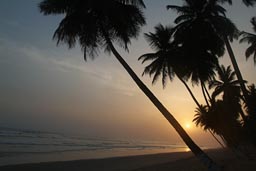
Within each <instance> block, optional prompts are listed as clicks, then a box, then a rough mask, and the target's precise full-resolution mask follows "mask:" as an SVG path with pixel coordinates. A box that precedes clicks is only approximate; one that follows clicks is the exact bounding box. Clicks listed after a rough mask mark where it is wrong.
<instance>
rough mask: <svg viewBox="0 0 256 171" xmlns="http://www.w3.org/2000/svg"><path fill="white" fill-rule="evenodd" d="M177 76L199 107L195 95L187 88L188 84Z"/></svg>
mask: <svg viewBox="0 0 256 171" xmlns="http://www.w3.org/2000/svg"><path fill="white" fill-rule="evenodd" d="M177 77H178V78H179V80H180V81H181V82H182V83H183V84H184V85H185V87H186V89H187V90H188V92H189V94H190V96H191V97H192V99H193V100H194V102H195V103H196V105H197V107H199V108H201V105H200V103H199V102H198V101H197V99H196V97H195V96H194V94H193V92H192V91H191V89H190V88H189V86H188V84H187V83H186V82H185V81H184V80H183V79H182V78H181V77H180V76H178V75H177Z"/></svg>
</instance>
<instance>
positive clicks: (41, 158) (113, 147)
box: [0, 127, 189, 166]
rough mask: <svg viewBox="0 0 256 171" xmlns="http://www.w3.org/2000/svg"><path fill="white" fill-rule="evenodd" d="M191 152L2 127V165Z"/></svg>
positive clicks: (157, 144)
mask: <svg viewBox="0 0 256 171" xmlns="http://www.w3.org/2000/svg"><path fill="white" fill-rule="evenodd" d="M179 151H189V150H188V148H187V146H185V145H183V144H168V143H167V142H156V141H135V140H133V141H130V140H118V139H108V138H98V137H97V138H95V137H89V138H88V137H83V136H73V135H65V134H60V133H53V132H43V131H34V130H22V129H14V128H1V127H0V165H1V166H2V165H11V164H22V163H38V162H48V161H65V160H79V159H95V158H107V157H117V156H118V157H119V156H128V155H142V154H154V153H165V152H179Z"/></svg>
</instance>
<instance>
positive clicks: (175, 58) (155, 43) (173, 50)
mask: <svg viewBox="0 0 256 171" xmlns="http://www.w3.org/2000/svg"><path fill="white" fill-rule="evenodd" d="M174 30H175V29H174V28H172V27H168V26H167V27H164V26H163V25H161V24H159V25H157V26H156V27H155V33H151V32H150V33H148V34H147V33H146V34H145V38H146V40H147V41H148V42H149V44H150V46H151V47H152V49H154V50H155V51H156V52H153V53H146V54H144V55H142V56H140V57H139V60H142V63H144V62H147V61H152V60H153V61H152V62H151V63H150V64H149V65H147V66H146V67H145V69H144V72H143V75H144V74H149V75H150V76H152V75H153V79H152V84H154V83H155V82H156V81H157V80H158V79H159V77H160V76H161V75H162V84H163V86H164V87H165V85H166V79H167V78H169V79H170V80H172V79H173V78H174V76H175V75H176V76H177V77H178V78H179V80H180V81H181V82H182V83H183V84H184V85H185V87H186V89H187V90H188V92H189V93H190V95H191V97H192V99H193V100H194V102H195V103H196V105H197V106H198V108H199V109H200V110H201V111H202V110H203V106H202V105H200V104H199V102H198V101H197V99H196V97H195V96H194V94H193V92H192V91H191V89H190V88H189V86H188V85H187V83H186V81H187V80H188V78H189V76H191V75H192V82H195V83H197V82H199V81H200V82H201V83H202V84H203V81H202V80H203V78H204V79H209V77H210V78H213V75H214V72H213V70H214V69H215V68H214V66H215V64H210V63H209V62H207V63H205V62H201V63H199V64H202V63H203V65H201V66H199V65H197V67H194V64H193V63H191V62H190V63H187V62H186V61H187V60H188V58H191V56H192V54H191V53H190V52H189V51H187V50H186V49H184V48H183V47H181V46H179V44H178V42H176V41H175V40H174V39H173V37H172V36H173V31H174ZM184 52H186V53H184ZM185 55H186V56H185ZM206 59H207V58H206ZM206 59H205V60H206ZM197 61H198V60H197ZM207 64H208V65H207ZM209 64H210V65H209ZM191 66H192V67H191ZM202 66H203V67H202ZM186 68H187V69H186ZM191 69H192V70H191ZM203 91H204V90H203ZM208 105H209V104H208ZM201 108H202V109H201ZM209 131H210V130H209ZM210 133H211V134H212V136H213V137H214V138H215V139H216V140H217V141H218V142H219V140H218V139H217V138H216V137H215V135H214V134H213V133H212V132H211V131H210ZM219 143H220V142H219ZM220 144H221V143H220ZM221 146H223V145H222V144H221Z"/></svg>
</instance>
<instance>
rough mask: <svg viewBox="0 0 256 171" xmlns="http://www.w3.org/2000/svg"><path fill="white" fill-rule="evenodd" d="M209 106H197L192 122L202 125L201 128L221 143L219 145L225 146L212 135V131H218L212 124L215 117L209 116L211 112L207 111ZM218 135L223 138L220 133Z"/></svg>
mask: <svg viewBox="0 0 256 171" xmlns="http://www.w3.org/2000/svg"><path fill="white" fill-rule="evenodd" d="M209 108H210V107H208V106H203V105H201V106H200V107H197V108H196V110H195V112H196V113H195V116H194V119H193V122H195V124H196V126H200V127H202V128H203V130H205V131H209V132H210V134H211V135H212V136H213V138H214V139H215V140H216V141H217V142H218V143H219V144H220V145H221V147H223V148H225V146H224V145H223V144H222V143H221V142H220V141H219V139H218V138H217V137H216V136H215V135H214V132H215V133H216V132H218V131H217V129H216V124H214V121H216V118H213V117H211V116H210V115H212V114H211V113H210V112H209ZM217 122H218V121H217ZM218 133H219V132H218ZM219 134H220V133H219ZM219 136H220V137H221V138H222V139H223V137H222V135H219ZM224 142H225V140H224Z"/></svg>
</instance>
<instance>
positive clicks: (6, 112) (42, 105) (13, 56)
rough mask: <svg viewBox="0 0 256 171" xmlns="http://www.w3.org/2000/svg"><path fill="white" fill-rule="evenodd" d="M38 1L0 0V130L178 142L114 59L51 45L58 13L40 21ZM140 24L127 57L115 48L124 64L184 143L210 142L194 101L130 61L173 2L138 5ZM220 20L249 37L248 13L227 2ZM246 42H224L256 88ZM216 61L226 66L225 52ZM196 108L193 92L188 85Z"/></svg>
mask: <svg viewBox="0 0 256 171" xmlns="http://www.w3.org/2000/svg"><path fill="white" fill-rule="evenodd" d="M39 2H40V0H26V1H20V0H1V1H0V78H1V81H0V127H15V128H24V129H35V130H47V131H54V132H68V133H72V134H81V135H84V136H90V137H106V138H117V139H130V140H154V141H168V142H170V143H181V139H180V138H179V136H178V134H177V133H176V132H175V131H174V129H173V128H172V126H171V125H169V123H168V122H167V121H166V120H165V119H164V118H163V116H162V115H161V114H160V112H158V110H157V109H156V108H155V107H154V106H153V105H152V104H151V102H150V101H149V100H148V99H147V97H145V95H144V94H143V93H142V92H141V91H140V90H139V89H138V87H137V86H136V85H135V83H134V82H133V81H132V79H131V78H130V77H129V76H128V74H127V73H126V72H125V70H124V69H123V68H122V66H121V65H120V64H119V63H118V62H117V61H116V59H115V58H114V57H113V56H111V55H109V54H104V53H100V54H99V56H98V57H97V58H95V59H94V60H89V61H87V62H85V61H84V60H83V54H82V52H81V50H80V47H79V46H77V47H76V48H74V49H68V48H67V46H66V45H60V46H58V47H57V46H56V42H54V41H53V40H52V35H53V32H54V31H55V29H56V27H57V26H58V23H59V22H60V20H61V16H43V15H42V14H40V12H39V10H38V3H39ZM144 2H145V4H146V6H147V9H146V10H145V16H146V19H147V25H146V26H144V27H143V28H142V30H141V35H140V36H139V37H138V39H137V40H133V41H132V44H131V46H130V47H129V49H130V51H129V53H127V52H125V51H124V50H122V49H120V48H118V50H119V51H120V53H121V54H122V55H123V57H124V59H125V60H126V61H127V63H128V64H129V65H130V66H131V67H132V68H133V69H134V71H135V72H136V73H137V74H138V75H139V76H140V78H141V79H142V80H143V82H145V83H146V85H147V86H148V87H149V88H150V89H151V90H152V91H153V93H154V94H155V95H156V96H157V97H158V98H159V100H160V101H161V102H162V103H163V104H164V105H165V106H166V107H167V108H168V109H169V110H170V112H171V113H172V114H173V115H174V116H175V118H176V119H177V120H178V121H179V122H180V123H181V125H182V126H184V127H186V125H190V128H185V129H186V130H187V131H188V133H189V134H190V135H191V136H192V138H193V139H194V140H195V141H196V142H197V143H199V144H201V145H208V144H211V145H216V142H214V140H213V139H212V138H211V137H210V136H209V135H208V133H206V132H203V131H201V130H200V129H198V128H195V126H194V125H193V123H192V119H193V116H194V110H195V107H196V106H195V104H194V102H193V101H192V99H191V97H190V96H189V94H188V92H187V91H186V89H185V87H184V86H183V85H182V84H181V83H180V82H179V81H178V80H176V79H174V80H173V81H172V82H168V84H167V86H166V88H165V89H163V87H162V85H161V82H160V81H159V82H158V83H156V84H155V85H152V84H151V79H150V78H149V77H148V76H143V77H142V76H141V74H142V72H143V68H144V66H145V65H142V64H141V63H140V62H139V61H137V59H138V57H139V56H140V55H142V54H144V53H148V52H152V50H151V49H150V48H149V46H148V44H147V43H146V41H145V39H144V37H143V33H147V32H149V31H151V32H153V29H154V26H155V25H157V24H158V23H162V24H164V25H166V24H167V25H173V19H174V18H175V16H177V15H176V14H175V13H174V12H172V11H167V10H166V5H169V4H179V5H180V4H182V3H181V1H180V0H161V1H155V0H145V1H144ZM233 2H234V4H233V6H231V7H228V6H227V10H228V13H227V16H228V17H230V18H231V19H232V20H233V22H234V23H235V24H236V25H237V26H238V28H239V29H240V30H245V31H248V32H251V31H252V29H251V25H250V23H249V20H250V18H251V17H252V16H255V9H253V8H247V7H245V6H244V5H242V4H241V2H240V1H238V0H234V1H233ZM246 46H247V45H246V44H242V45H241V44H239V43H238V42H237V41H235V42H234V43H233V44H232V47H233V49H234V53H235V55H236V57H237V61H238V63H239V66H240V69H241V71H242V73H243V76H244V79H246V80H248V82H250V83H256V79H255V76H254V73H255V72H256V70H255V67H254V64H253V60H252V59H249V60H247V61H246V60H245V57H244V51H245V48H246ZM221 62H222V63H223V64H225V65H230V60H229V58H228V57H227V56H226V55H225V56H224V57H223V59H221ZM190 86H191V88H192V89H193V91H194V92H195V95H196V97H197V98H198V99H199V101H200V102H202V103H203V98H202V94H201V92H200V88H199V87H196V86H194V87H192V85H190Z"/></svg>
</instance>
